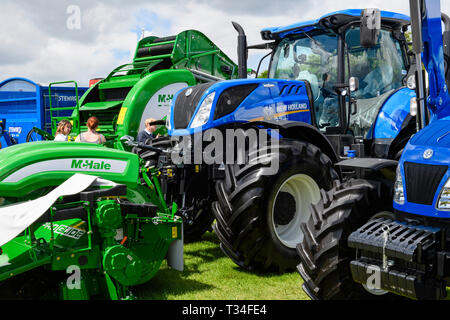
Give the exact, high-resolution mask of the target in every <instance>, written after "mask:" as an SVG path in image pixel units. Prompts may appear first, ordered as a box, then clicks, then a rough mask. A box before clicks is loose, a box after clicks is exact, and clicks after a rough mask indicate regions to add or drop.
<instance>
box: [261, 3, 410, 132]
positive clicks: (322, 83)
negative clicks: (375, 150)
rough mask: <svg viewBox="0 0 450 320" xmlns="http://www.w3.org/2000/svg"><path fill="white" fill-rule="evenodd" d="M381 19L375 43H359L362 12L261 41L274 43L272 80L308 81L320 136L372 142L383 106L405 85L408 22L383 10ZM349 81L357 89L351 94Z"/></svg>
mask: <svg viewBox="0 0 450 320" xmlns="http://www.w3.org/2000/svg"><path fill="white" fill-rule="evenodd" d="M378 12H379V11H378ZM380 16H381V19H380V20H381V25H380V30H377V32H376V34H374V37H373V39H374V41H373V43H371V44H367V43H363V44H361V39H363V37H364V35H363V32H364V31H363V30H361V21H362V20H361V10H347V11H342V12H338V13H333V14H330V15H327V16H325V17H322V18H320V19H319V20H315V21H309V22H306V23H300V24H297V25H293V26H288V27H284V28H273V29H267V30H263V31H262V35H263V39H266V40H275V43H274V47H275V49H274V50H273V56H272V61H271V64H270V70H269V77H270V78H276V79H288V80H307V81H308V82H309V84H310V86H311V93H312V100H313V104H314V108H313V112H314V116H313V119H314V120H315V125H316V126H317V127H318V128H319V129H320V130H321V131H323V132H328V133H330V132H336V131H337V132H340V133H348V132H350V133H351V134H352V135H354V136H361V137H364V138H367V137H369V135H370V131H371V128H372V126H373V124H374V122H375V120H376V118H377V116H378V113H379V110H380V108H381V106H382V105H383V103H384V102H385V101H386V100H387V99H388V98H389V97H390V96H391V95H392V94H393V93H394V92H395V91H397V90H399V89H400V88H402V87H403V86H404V84H405V82H404V80H405V78H406V75H407V74H408V68H409V64H410V63H409V59H408V55H407V42H406V38H405V36H404V32H405V31H406V29H407V26H408V24H409V18H408V17H407V16H402V15H399V14H394V13H390V12H384V11H383V12H381V14H380ZM370 31H371V30H370ZM350 80H351V82H353V83H354V84H355V85H356V86H354V87H353V88H351V89H350V90H348V88H345V87H346V85H347V86H348V84H349V82H350ZM358 83H359V88H358ZM349 102H350V103H351V110H348V111H347V110H346V107H347V105H348V104H349ZM347 113H348V114H347ZM346 114H347V116H346Z"/></svg>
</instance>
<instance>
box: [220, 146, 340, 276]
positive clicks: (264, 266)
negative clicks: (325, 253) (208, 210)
mask: <svg viewBox="0 0 450 320" xmlns="http://www.w3.org/2000/svg"><path fill="white" fill-rule="evenodd" d="M267 155H268V157H269V159H270V160H271V161H279V169H278V171H276V172H275V173H274V172H273V169H271V168H270V164H262V163H261V162H262V161H250V162H248V163H247V164H246V165H227V166H226V167H225V179H224V180H221V181H219V182H217V183H216V194H217V197H218V201H216V202H214V203H213V213H214V215H215V217H216V223H215V225H214V227H213V228H214V231H215V232H216V234H217V236H218V238H219V240H220V242H221V244H220V246H221V249H222V251H223V252H224V253H225V254H226V255H227V256H228V257H230V258H231V259H232V260H233V261H234V262H235V263H236V264H237V265H238V266H240V267H241V268H244V269H246V270H248V271H257V272H285V271H290V270H294V269H295V266H296V265H297V264H298V262H299V258H298V255H297V253H296V250H295V246H296V244H297V243H298V242H300V241H301V240H302V237H303V236H302V235H301V233H300V223H301V222H306V221H307V220H308V218H309V215H310V211H309V210H310V209H309V207H310V204H311V203H313V202H317V201H319V200H320V189H321V188H324V189H326V190H329V189H331V188H332V187H333V181H334V180H336V179H338V175H337V173H336V171H335V170H334V169H333V163H332V161H331V160H330V159H329V158H328V157H327V156H326V155H325V154H324V153H322V152H321V150H320V149H319V148H317V147H316V146H314V145H312V144H310V143H306V142H302V141H296V140H291V139H281V140H280V141H279V151H272V150H270V149H268V150H267ZM258 160H260V159H258Z"/></svg>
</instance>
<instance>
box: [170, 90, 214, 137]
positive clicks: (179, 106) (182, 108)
mask: <svg viewBox="0 0 450 320" xmlns="http://www.w3.org/2000/svg"><path fill="white" fill-rule="evenodd" d="M213 84H215V82H208V83H203V84H199V85H197V86H195V87H190V88H186V89H184V90H183V91H181V92H180V93H179V94H178V97H177V100H176V101H175V107H174V110H173V119H174V128H175V129H186V128H187V126H188V125H189V123H190V122H191V119H192V117H193V116H194V112H195V110H196V109H197V106H198V103H199V102H200V99H201V98H202V96H203V93H204V92H205V91H206V90H208V89H209V88H210V87H211V86H212V85H213ZM188 90H191V91H192V92H191V94H189V95H187V96H186V93H187V92H188Z"/></svg>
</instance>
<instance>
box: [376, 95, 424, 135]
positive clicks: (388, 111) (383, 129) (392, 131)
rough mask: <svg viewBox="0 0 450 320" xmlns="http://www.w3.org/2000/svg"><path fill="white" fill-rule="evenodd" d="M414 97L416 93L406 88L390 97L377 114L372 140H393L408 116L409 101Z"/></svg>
mask: <svg viewBox="0 0 450 320" xmlns="http://www.w3.org/2000/svg"><path fill="white" fill-rule="evenodd" d="M415 96H416V93H415V92H414V91H413V90H410V89H408V88H402V89H400V90H398V91H397V92H395V93H394V94H393V95H392V96H390V97H389V98H388V99H387V100H386V101H385V103H384V104H383V106H382V107H381V109H380V112H379V113H378V117H377V120H376V122H375V125H374V129H373V131H372V138H373V139H395V138H396V137H397V136H398V134H399V133H400V131H401V129H402V125H403V124H404V122H405V119H406V118H407V117H408V115H409V110H410V101H411V99H412V98H414V97H415Z"/></svg>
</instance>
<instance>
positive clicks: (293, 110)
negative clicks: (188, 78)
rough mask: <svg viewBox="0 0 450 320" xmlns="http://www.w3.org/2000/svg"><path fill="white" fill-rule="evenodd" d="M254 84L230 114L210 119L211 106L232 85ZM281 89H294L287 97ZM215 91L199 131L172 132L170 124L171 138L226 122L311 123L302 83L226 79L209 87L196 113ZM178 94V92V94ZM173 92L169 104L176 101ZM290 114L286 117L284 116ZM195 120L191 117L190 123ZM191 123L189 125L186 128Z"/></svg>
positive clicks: (192, 129) (183, 130)
mask: <svg viewBox="0 0 450 320" xmlns="http://www.w3.org/2000/svg"><path fill="white" fill-rule="evenodd" d="M252 83H256V84H258V85H259V86H258V87H257V88H256V89H255V90H254V91H253V92H252V93H251V94H250V95H249V96H248V97H247V98H246V99H245V100H244V101H243V102H242V103H241V105H240V106H239V107H237V108H236V109H235V110H234V112H233V113H231V114H229V115H227V116H225V117H222V118H220V119H217V120H213V116H212V115H214V112H215V106H216V103H217V100H218V99H219V97H220V95H221V93H222V92H223V91H224V90H226V89H228V88H230V87H234V86H239V85H245V84H252ZM284 86H289V88H290V87H292V86H294V87H295V88H296V89H295V90H293V91H295V92H294V93H292V94H287V92H289V90H284V91H283V93H282V94H281V95H280V92H281V90H282V89H283V87H284ZM214 91H215V92H216V95H215V99H214V102H213V108H212V110H211V116H210V118H209V121H208V122H207V123H206V124H205V125H204V126H202V127H200V128H187V129H178V130H174V129H173V125H172V126H171V128H170V130H169V134H170V135H171V136H184V135H191V134H194V133H195V132H198V131H206V130H208V129H212V128H216V127H220V126H223V125H226V124H229V123H245V122H249V121H256V120H258V119H259V120H264V119H265V120H290V121H301V122H306V123H309V124H311V111H310V107H311V106H310V104H309V100H308V95H307V92H306V87H305V83H304V82H303V81H292V80H280V79H246V80H230V81H223V82H219V83H216V84H214V85H212V86H211V87H210V88H209V89H208V90H207V91H206V92H205V93H204V94H203V98H202V99H201V100H200V102H199V104H198V106H197V109H196V112H195V113H197V111H198V109H199V108H200V106H201V104H202V102H203V100H204V99H205V98H206V97H207V96H208V95H209V94H211V93H212V92H214ZM180 92H181V91H180ZM180 92H177V93H176V94H175V96H174V99H173V101H176V100H177V97H178V94H180ZM172 107H173V103H172ZM284 113H290V114H286V115H285V114H284ZM173 116H174V112H171V116H170V121H171V123H172V124H173V123H174V119H173ZM194 117H195V114H194V116H193V117H192V119H191V123H192V121H193V119H194ZM190 125H191V124H189V126H190Z"/></svg>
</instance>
